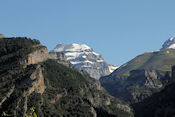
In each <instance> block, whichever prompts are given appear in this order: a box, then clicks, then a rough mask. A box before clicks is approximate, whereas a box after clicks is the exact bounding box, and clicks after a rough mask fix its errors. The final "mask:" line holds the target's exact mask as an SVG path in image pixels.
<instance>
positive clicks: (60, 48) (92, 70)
mask: <svg viewBox="0 0 175 117" xmlns="http://www.w3.org/2000/svg"><path fill="white" fill-rule="evenodd" d="M51 52H62V53H64V54H65V56H66V58H67V60H68V61H70V63H71V64H73V66H74V67H75V68H76V69H78V70H80V71H81V70H83V71H85V72H87V73H88V74H89V75H90V76H91V77H92V78H95V79H99V78H100V77H101V76H105V75H109V74H110V73H111V72H113V71H114V70H115V69H117V68H118V67H117V66H114V65H109V64H107V63H106V62H105V61H104V59H103V57H102V56H101V55H100V54H97V53H96V52H94V51H93V49H92V48H90V47H89V46H87V45H85V44H76V43H73V44H58V45H57V46H56V47H55V48H54V49H53V50H52V51H51Z"/></svg>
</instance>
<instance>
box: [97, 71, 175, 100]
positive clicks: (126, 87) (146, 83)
mask: <svg viewBox="0 0 175 117" xmlns="http://www.w3.org/2000/svg"><path fill="white" fill-rule="evenodd" d="M170 76H171V74H170V72H166V73H164V72H162V73H161V72H157V71H154V70H133V71H131V72H130V76H129V77H119V76H118V77H115V78H114V76H110V77H109V76H107V77H102V78H101V79H100V82H101V84H102V86H103V87H104V88H105V89H107V91H108V92H109V93H110V94H111V95H113V96H115V97H118V98H120V99H122V100H124V101H127V102H130V103H135V102H140V101H142V100H143V99H144V98H147V97H149V96H150V95H151V94H153V93H155V92H157V91H159V90H161V89H162V88H164V86H166V85H167V84H168V83H169V82H170V81H171V80H172V79H171V78H170Z"/></svg>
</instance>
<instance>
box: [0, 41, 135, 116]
mask: <svg viewBox="0 0 175 117" xmlns="http://www.w3.org/2000/svg"><path fill="white" fill-rule="evenodd" d="M25 43H26V44H25ZM0 44H1V45H3V44H4V46H3V47H1V52H2V53H3V54H2V53H1V56H0V61H1V62H0V66H3V67H1V69H0V114H1V115H3V114H4V113H5V114H8V115H10V116H15V117H21V116H24V115H25V114H27V113H29V112H30V111H31V109H32V110H34V111H35V113H36V114H37V115H38V116H39V117H44V116H45V117H48V116H54V117H61V116H63V117H67V116H71V117H74V116H75V117H77V116H80V117H81V116H86V117H92V116H94V117H96V116H97V117H103V116H109V117H110V116H111V117H115V116H122V117H125V116H126V117H128V116H132V112H131V109H130V107H129V106H128V105H126V104H124V103H123V102H121V101H119V100H116V99H114V98H113V97H112V96H110V95H108V94H107V93H106V92H105V91H104V90H103V88H101V86H100V83H99V82H97V81H95V80H94V79H91V78H89V77H88V76H85V75H82V74H81V73H79V72H78V71H76V70H74V69H72V68H68V67H66V66H64V65H61V64H59V63H58V62H57V61H55V60H48V58H50V57H49V54H48V51H47V48H46V47H44V46H42V45H40V44H39V42H38V41H36V40H31V39H27V38H11V39H3V40H0Z"/></svg>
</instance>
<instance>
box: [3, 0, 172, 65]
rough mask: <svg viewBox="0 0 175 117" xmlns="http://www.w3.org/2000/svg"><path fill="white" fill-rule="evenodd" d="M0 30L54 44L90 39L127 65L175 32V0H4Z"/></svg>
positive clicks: (109, 56)
mask: <svg viewBox="0 0 175 117" xmlns="http://www.w3.org/2000/svg"><path fill="white" fill-rule="evenodd" d="M0 33H2V34H5V36H7V37H12V36H25V37H31V38H36V39H38V40H40V41H41V43H42V44H44V45H46V46H47V47H48V49H49V50H51V49H53V48H54V47H55V46H56V45H57V44H58V43H66V44H70V43H80V44H82V43H85V44H87V45H89V46H90V47H92V48H93V49H94V50H95V52H97V53H100V54H102V55H103V58H104V59H105V60H106V61H107V62H108V63H110V64H115V65H122V64H124V63H125V62H127V61H129V60H130V59H132V58H134V57H135V56H137V55H139V54H142V53H144V52H148V51H156V50H158V49H160V48H161V45H162V44H163V43H164V41H165V40H167V39H168V38H169V37H171V36H174V35H175V0H28V1H27V0H1V7H0Z"/></svg>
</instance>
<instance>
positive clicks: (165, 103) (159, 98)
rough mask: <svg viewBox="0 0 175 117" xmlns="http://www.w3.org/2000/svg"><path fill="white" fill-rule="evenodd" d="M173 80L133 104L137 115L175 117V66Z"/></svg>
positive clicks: (139, 116) (136, 116)
mask: <svg viewBox="0 0 175 117" xmlns="http://www.w3.org/2000/svg"><path fill="white" fill-rule="evenodd" d="M172 72H173V75H172V79H173V82H172V83H171V84H169V85H167V86H166V87H165V88H164V89H163V90H161V91H160V92H158V93H155V94H153V95H152V96H150V97H149V98H146V99H144V100H143V101H142V102H139V103H136V104H134V105H132V106H133V108H134V111H135V117H174V116H175V108H174V107H175V93H174V90H175V82H174V81H175V67H173V69H172Z"/></svg>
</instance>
